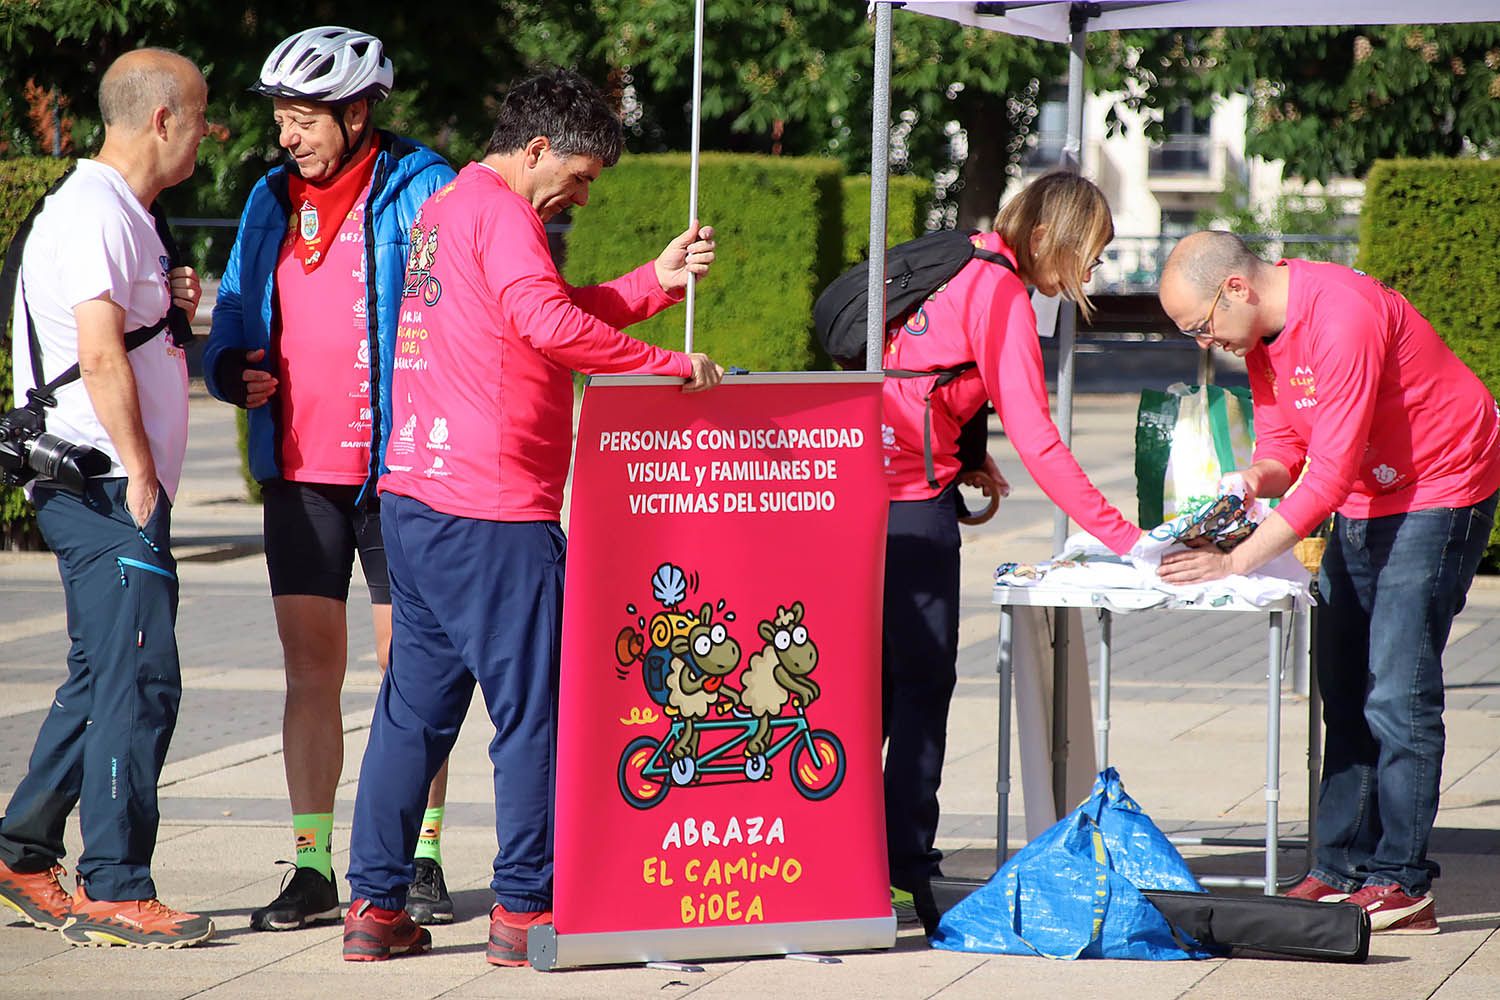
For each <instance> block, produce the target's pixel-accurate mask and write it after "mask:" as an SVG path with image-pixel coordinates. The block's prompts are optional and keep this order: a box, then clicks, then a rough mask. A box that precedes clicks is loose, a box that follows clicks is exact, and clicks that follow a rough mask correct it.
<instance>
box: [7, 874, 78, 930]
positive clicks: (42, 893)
mask: <svg viewBox="0 0 1500 1000" xmlns="http://www.w3.org/2000/svg"><path fill="white" fill-rule="evenodd" d="M66 874H68V873H67V872H65V871H63V867H62V865H53V866H52V867H51V868H50V869H48V870H47V871H44V872H32V873H26V872H18V871H16V870H15V869H14V868H12V867H11V866H10V865H8V864H6V863H5V862H4V861H0V916H3V915H4V913H3V911H4V910H14V911H15V912H16V913H17V914H19V915H20V917H21V919H22V920H24V921H26V922H27V923H28V924H31V925H32V926H34V927H42V928H45V929H47V930H54V931H55V930H57V929H58V928H59V927H61V926H62V925H63V924H65V923H67V922H68V917H70V916H72V914H73V897H72V896H69V895H68V891H67V890H66V889H64V888H63V887H62V883H61V882H59V881H58V880H57V879H58V876H60V875H66Z"/></svg>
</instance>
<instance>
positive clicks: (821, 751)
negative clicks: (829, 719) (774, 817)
mask: <svg viewBox="0 0 1500 1000" xmlns="http://www.w3.org/2000/svg"><path fill="white" fill-rule="evenodd" d="M808 737H809V738H810V739H811V740H812V745H813V752H812V754H810V755H809V754H807V752H806V751H807V740H805V739H799V740H797V741H796V742H794V743H793V744H792V757H791V762H790V765H789V766H790V769H791V772H792V784H793V785H795V786H796V787H797V791H799V792H801V793H802V797H803V798H806V799H812V800H813V801H814V802H816V801H818V800H819V799H826V798H828V796H830V795H832V794H833V793H834V792H836V791H838V790H839V786H840V785H842V784H843V783H844V763H845V762H844V744H842V743H840V742H839V738H838V737H837V736H835V735H833V734H832V733H830V732H829V731H828V730H826V729H814V730H813V731H812V732H811V733H809V734H808ZM804 757H805V758H806V759H804Z"/></svg>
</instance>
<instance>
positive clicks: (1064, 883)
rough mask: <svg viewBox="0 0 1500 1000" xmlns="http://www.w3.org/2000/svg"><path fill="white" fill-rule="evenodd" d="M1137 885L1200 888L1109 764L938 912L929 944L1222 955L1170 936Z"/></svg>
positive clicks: (994, 950)
mask: <svg viewBox="0 0 1500 1000" xmlns="http://www.w3.org/2000/svg"><path fill="white" fill-rule="evenodd" d="M1142 889H1170V890H1175V891H1178V892H1203V891H1204V890H1203V887H1202V886H1200V885H1199V884H1198V881H1197V879H1195V878H1193V874H1192V872H1190V871H1189V870H1188V867H1187V863H1186V862H1185V861H1183V860H1182V855H1180V854H1178V853H1177V849H1176V848H1174V847H1173V846H1172V845H1171V843H1169V842H1168V841H1167V838H1166V836H1165V835H1163V834H1162V832H1161V831H1160V830H1158V829H1157V828H1156V824H1154V823H1152V822H1151V817H1149V816H1147V815H1146V814H1145V813H1144V812H1142V811H1141V807H1140V806H1139V805H1138V804H1136V801H1135V800H1134V799H1132V798H1131V797H1130V796H1129V795H1128V794H1127V793H1126V791H1125V787H1124V786H1123V785H1122V784H1121V783H1120V775H1119V774H1118V773H1117V772H1116V771H1115V769H1114V768H1112V767H1111V768H1108V769H1106V770H1104V771H1102V772H1100V774H1099V777H1098V779H1097V780H1096V781H1095V782H1094V790H1093V793H1092V794H1090V795H1089V797H1088V798H1087V799H1086V800H1084V802H1083V804H1082V805H1080V806H1079V807H1078V808H1077V809H1074V810H1073V811H1072V812H1071V813H1069V814H1068V815H1067V816H1066V817H1064V818H1063V819H1061V820H1059V821H1058V822H1057V823H1056V825H1054V826H1053V827H1051V828H1050V829H1049V830H1047V831H1046V832H1045V833H1043V834H1042V835H1041V836H1039V837H1037V838H1036V839H1035V840H1033V841H1032V842H1031V843H1029V844H1027V845H1026V846H1025V847H1023V848H1021V850H1020V851H1018V852H1016V855H1015V856H1014V857H1012V858H1011V859H1010V860H1009V861H1007V862H1006V863H1005V865H1004V866H1003V867H1002V868H1001V869H1000V870H999V871H998V872H996V873H995V875H994V877H993V878H991V879H990V880H989V881H988V882H986V883H985V884H984V885H982V886H980V887H979V888H978V889H976V890H974V892H972V893H970V894H969V896H968V898H966V899H964V900H963V901H962V902H960V903H959V904H958V905H957V906H955V907H953V909H951V910H949V911H948V912H947V913H946V914H944V915H943V919H942V921H941V922H940V923H939V924H938V930H937V934H936V935H934V936H933V937H932V939H931V940H930V943H931V945H932V946H933V947H934V948H942V949H944V950H946V951H972V952H985V953H989V954H995V955H1041V956H1043V957H1045V958H1059V959H1074V958H1133V959H1152V960H1158V961H1165V960H1174V959H1184V958H1212V957H1214V956H1215V955H1217V954H1219V953H1218V952H1214V951H1210V950H1209V949H1207V948H1204V947H1203V946H1201V945H1199V944H1198V942H1196V941H1194V940H1192V939H1191V938H1187V937H1186V936H1184V935H1181V934H1180V933H1177V932H1174V931H1173V929H1172V926H1171V925H1170V924H1169V923H1167V920H1166V918H1165V917H1163V916H1162V915H1161V912H1160V911H1159V910H1157V908H1156V907H1155V906H1153V905H1151V902H1150V901H1149V900H1148V899H1146V897H1145V896H1144V895H1142V894H1141V890H1142Z"/></svg>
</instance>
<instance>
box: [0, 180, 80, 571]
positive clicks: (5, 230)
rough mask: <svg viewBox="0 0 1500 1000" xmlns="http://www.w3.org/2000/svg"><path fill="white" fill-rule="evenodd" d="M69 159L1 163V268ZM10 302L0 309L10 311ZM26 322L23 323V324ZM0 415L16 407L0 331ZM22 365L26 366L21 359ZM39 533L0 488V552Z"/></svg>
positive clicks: (18, 495) (36, 544) (21, 505)
mask: <svg viewBox="0 0 1500 1000" xmlns="http://www.w3.org/2000/svg"><path fill="white" fill-rule="evenodd" d="M72 164H73V161H72V160H65V159H54V158H51V157H48V158H30V157H28V158H24V159H14V160H0V267H3V266H4V264H5V252H6V251H7V250H8V249H9V248H10V241H11V237H13V236H14V235H15V232H16V227H17V226H19V225H20V224H21V220H22V219H24V218H26V214H27V213H28V212H30V211H31V206H32V205H34V204H36V200H37V199H38V198H40V197H41V196H42V195H44V194H46V193H47V189H48V188H49V187H51V186H52V183H53V181H55V180H57V179H58V178H59V177H61V176H62V174H63V171H65V170H67V169H68V167H70V166H72ZM10 306H11V303H9V302H7V303H5V304H4V305H3V306H0V310H3V311H5V312H9V311H10ZM24 323H25V321H24V320H22V324H23V325H24ZM0 334H3V336H0V413H7V412H9V411H10V409H11V408H12V407H13V406H14V405H15V403H14V392H13V389H12V382H11V356H10V345H11V333H10V329H9V328H6V329H4V330H0ZM22 363H26V361H25V358H24V356H23V358H22ZM43 548H46V545H45V544H44V543H43V542H42V535H41V532H39V531H38V530H37V527H36V514H35V512H34V511H32V509H31V504H30V503H29V502H28V501H27V499H26V494H24V493H22V492H21V491H20V490H17V489H11V488H9V487H7V486H0V549H43Z"/></svg>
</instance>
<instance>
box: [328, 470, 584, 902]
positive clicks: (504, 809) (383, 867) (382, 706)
mask: <svg viewBox="0 0 1500 1000" xmlns="http://www.w3.org/2000/svg"><path fill="white" fill-rule="evenodd" d="M380 518H381V530H382V533H383V534H384V537H385V546H386V561H387V563H388V565H389V567H390V577H391V663H390V667H389V668H388V669H387V670H386V672H385V679H384V680H382V681H381V684H380V694H379V695H378V697H377V698H376V701H375V715H374V719H373V720H372V722H371V724H370V739H369V742H368V743H367V744H366V746H365V756H364V764H363V765H362V766H361V767H360V772H359V791H358V793H357V794H356V796H355V800H354V829H353V830H352V831H351V833H350V837H349V888H350V890H351V892H352V893H353V895H354V897H355V898H357V899H368V900H369V901H370V902H371V903H373V904H374V905H376V906H380V907H384V908H386V909H390V910H399V909H401V908H402V907H403V906H405V905H406V889H407V886H408V885H410V884H411V879H412V852H413V851H415V850H416V846H417V832H418V829H419V827H420V826H421V823H422V810H423V808H424V807H425V806H426V805H427V786H428V785H430V784H431V783H432V779H433V776H434V775H436V774H437V771H438V768H439V767H441V766H442V764H443V761H445V760H447V759H448V754H449V753H450V752H452V750H453V744H454V742H455V741H456V740H457V739H458V729H459V726H460V725H461V724H462V723H463V720H464V716H465V715H466V714H467V712H468V710H469V701H470V699H471V698H472V697H473V694H474V685H475V684H478V685H479V689H480V691H482V692H483V693H484V702H485V706H486V707H487V708H488V709H489V713H490V719H491V721H493V722H494V724H495V735H494V738H493V739H491V740H490V762H491V764H492V765H493V767H494V774H495V836H496V839H497V840H498V842H499V847H500V851H499V853H498V854H496V855H495V864H494V878H493V879H492V880H491V882H490V886H491V888H493V889H494V891H495V901H496V902H498V903H500V904H501V905H502V906H504V907H505V908H506V909H507V910H509V911H511V912H512V913H532V912H537V911H540V910H547V909H550V908H551V906H552V803H553V792H554V788H553V778H552V773H553V764H554V762H555V760H556V720H557V672H558V660H559V655H560V652H561V639H562V593H563V564H564V554H565V551H566V548H567V543H566V541H565V540H564V538H563V533H562V528H561V527H560V526H559V525H558V524H557V522H556V521H515V522H507V521H482V520H477V519H474V518H467V517H454V516H451V515H448V514H443V513H441V512H439V511H435V510H433V509H432V508H430V507H428V506H426V505H425V504H423V503H420V502H419V501H416V500H413V499H411V498H409V497H404V496H398V495H396V494H393V493H386V494H384V495H382V496H381V498H380Z"/></svg>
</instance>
